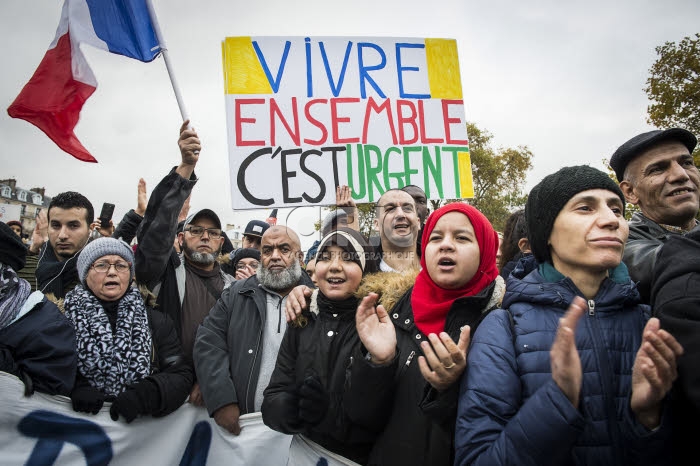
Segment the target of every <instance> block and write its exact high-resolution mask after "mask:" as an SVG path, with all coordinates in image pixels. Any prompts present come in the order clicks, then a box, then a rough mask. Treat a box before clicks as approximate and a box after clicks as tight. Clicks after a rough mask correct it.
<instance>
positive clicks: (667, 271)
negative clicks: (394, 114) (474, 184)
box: [0, 122, 700, 465]
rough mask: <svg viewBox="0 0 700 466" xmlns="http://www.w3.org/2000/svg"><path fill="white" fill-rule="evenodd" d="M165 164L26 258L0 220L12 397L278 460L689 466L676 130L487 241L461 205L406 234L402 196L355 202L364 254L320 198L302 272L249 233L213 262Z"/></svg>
mask: <svg viewBox="0 0 700 466" xmlns="http://www.w3.org/2000/svg"><path fill="white" fill-rule="evenodd" d="M178 145H179V149H180V161H179V164H178V165H177V166H175V167H174V168H172V169H171V170H170V172H168V173H167V174H166V175H165V177H164V178H163V179H162V180H161V181H160V183H158V185H157V186H156V187H155V189H153V191H152V192H151V194H150V196H147V195H146V189H145V183H143V180H142V181H141V182H140V183H139V190H138V203H137V207H136V208H135V209H133V210H130V211H129V212H128V213H127V214H126V215H125V217H124V218H123V219H122V220H121V221H120V222H119V223H118V225H116V228H115V225H114V224H113V223H112V222H110V224H109V225H103V224H101V223H100V221H99V220H97V219H95V213H94V210H93V207H92V204H91V203H90V201H89V200H88V199H87V198H86V197H85V196H83V195H81V194H80V193H77V192H64V193H61V194H59V195H57V196H55V197H54V198H53V199H52V200H51V204H50V205H49V207H48V209H47V211H46V212H44V213H43V214H42V215H43V217H42V218H38V219H37V227H36V231H35V232H34V234H33V235H32V242H31V244H30V245H29V246H27V245H25V244H24V243H23V241H22V240H21V233H22V232H21V225H19V228H17V225H16V224H12V225H10V224H4V223H0V240H1V241H0V356H1V357H0V371H3V372H7V373H10V374H13V375H15V376H16V377H18V378H19V379H20V380H21V381H22V382H23V384H24V386H25V396H31V395H32V393H33V392H34V391H39V392H43V393H47V394H50V395H64V396H67V397H70V399H71V402H72V406H73V409H74V410H75V411H80V412H84V413H93V414H95V413H97V412H99V411H100V410H101V409H102V408H103V406H104V404H105V403H110V405H109V413H110V415H111V417H112V419H113V420H114V421H115V422H126V423H131V422H132V421H134V420H135V419H137V418H138V417H139V416H155V417H157V416H167V415H168V414H169V413H171V412H173V411H175V410H177V409H178V408H179V407H180V406H182V405H183V404H184V403H191V404H193V405H195V406H201V407H202V409H206V410H207V412H208V413H209V415H210V416H211V417H212V418H213V419H214V421H215V422H216V424H218V425H219V426H221V428H222V429H224V430H225V431H226V433H227V435H239V434H240V433H241V424H240V423H239V419H240V416H241V415H244V414H247V413H254V412H261V413H262V418H263V420H264V422H265V424H266V425H267V426H269V428H271V429H274V430H276V431H279V432H282V433H285V434H290V435H293V438H292V445H293V446H294V445H303V446H311V447H312V448H313V447H319V448H322V449H325V450H328V451H330V452H333V453H334V454H336V455H339V456H340V457H343V458H346V459H347V460H348V461H352V462H355V463H358V464H368V465H392V464H396V465H410V464H415V465H427V464H430V465H451V464H458V465H470V464H475V465H476V464H484V465H493V464H522V465H544V464H586V465H611V464H616V465H617V464H634V465H645V464H648V465H657V464H694V459H693V458H694V451H693V447H692V442H693V440H694V439H695V438H697V435H698V434H699V433H700V429H699V428H698V423H697V419H698V414H700V369H698V367H700V366H698V365H697V359H698V354H699V353H700V226H699V222H698V216H699V212H700V172H699V171H698V168H697V167H696V166H695V164H694V163H693V157H692V152H693V151H694V150H695V148H696V145H697V140H696V137H695V136H694V135H693V134H692V133H690V132H688V131H686V130H683V129H679V128H672V129H667V130H654V131H650V132H646V133H643V134H640V135H637V136H635V137H633V138H631V139H629V140H628V141H627V142H625V143H624V144H622V145H621V146H620V147H619V149H617V151H615V153H614V154H612V156H611V158H610V165H611V167H612V168H613V170H614V171H615V174H616V177H617V179H618V180H619V183H618V182H616V181H615V180H613V179H612V178H611V177H610V176H609V175H608V174H606V173H604V172H602V171H600V170H597V169H595V168H592V167H588V166H567V167H563V168H561V169H560V170H558V171H557V172H555V173H552V174H550V175H548V176H546V177H545V178H543V179H542V180H541V181H540V182H539V183H538V184H537V185H536V186H535V187H534V188H533V189H532V190H531V191H530V193H529V194H528V200H527V204H526V206H525V208H524V209H521V210H518V211H515V212H513V213H512V215H511V217H510V218H509V219H508V221H507V222H506V225H505V228H504V232H503V233H502V234H501V233H500V232H497V231H495V229H494V228H493V226H492V224H491V222H490V221H489V219H488V218H486V216H484V215H483V214H482V213H481V212H480V211H479V210H477V209H476V208H474V207H473V206H471V205H469V204H468V203H467V202H454V203H450V204H447V205H444V206H443V207H440V208H438V209H436V210H434V211H433V212H432V213H430V212H429V211H428V203H427V198H426V195H425V192H424V191H423V190H422V189H421V188H420V187H418V186H414V185H408V186H403V187H401V188H397V189H390V190H388V191H386V192H385V193H383V195H382V196H381V198H380V199H378V201H377V203H376V207H375V220H374V230H375V231H376V232H377V234H376V235H372V236H370V237H366V236H364V235H363V234H361V233H360V232H359V227H358V212H357V208H356V206H355V204H354V201H353V200H352V196H351V192H350V190H349V188H348V187H347V186H338V187H337V189H336V198H337V207H338V208H337V209H336V210H334V211H333V212H331V213H330V214H329V215H328V216H327V217H326V219H324V221H323V222H322V223H321V232H320V233H321V234H320V239H319V240H318V241H316V242H315V243H314V245H313V246H312V247H311V248H310V249H309V250H308V251H302V247H301V243H300V240H299V237H298V235H297V234H296V233H295V232H294V230H293V229H292V228H290V227H289V226H285V225H277V224H274V223H276V222H272V223H273V224H270V223H268V222H265V221H261V220H253V221H251V222H250V223H249V224H248V225H247V226H246V229H245V232H244V236H243V244H242V247H240V248H238V249H235V250H234V249H233V246H232V245H231V242H230V241H229V240H228V238H227V237H226V234H225V232H224V231H223V230H222V224H221V221H220V218H219V216H218V215H217V214H216V213H215V212H214V211H213V210H211V209H207V208H205V209H201V210H199V211H197V212H194V213H192V214H189V197H190V194H191V193H192V191H193V190H194V189H195V187H196V184H197V181H198V180H197V177H196V175H195V168H196V166H197V164H198V162H199V154H200V151H201V149H202V147H201V143H200V140H199V138H198V136H197V134H196V132H195V131H194V130H192V129H190V128H189V126H188V122H184V123H183V125H182V127H181V128H180V137H179V140H178ZM628 205H633V206H634V208H635V213H634V214H633V215H632V218H631V220H630V221H627V220H626V219H625V212H626V208H627V206H628ZM188 214H189V215H188ZM18 230H19V231H18ZM261 454H264V452H261ZM289 461H290V463H289V464H296V463H295V462H294V458H293V457H291V456H290V459H289Z"/></svg>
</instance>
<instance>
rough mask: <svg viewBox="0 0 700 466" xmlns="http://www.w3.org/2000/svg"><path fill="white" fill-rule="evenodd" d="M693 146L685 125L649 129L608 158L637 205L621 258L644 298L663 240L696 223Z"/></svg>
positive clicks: (699, 176)
mask: <svg viewBox="0 0 700 466" xmlns="http://www.w3.org/2000/svg"><path fill="white" fill-rule="evenodd" d="M696 145H697V139H696V137H695V135H693V133H691V132H689V131H686V130H684V129H681V128H671V129H667V130H654V131H649V132H646V133H642V134H639V135H637V136H635V137H633V138H632V139H630V140H629V141H627V142H625V143H624V144H623V145H621V146H620V147H619V148H618V149H617V150H616V151H615V153H614V154H613V155H612V157H611V158H610V166H611V167H612V168H613V169H614V170H615V174H616V176H617V179H618V180H620V189H622V192H623V193H624V195H625V198H626V199H627V202H629V203H630V204H634V205H637V206H639V209H640V212H637V213H635V214H634V215H633V216H632V220H631V221H630V222H629V228H630V234H629V239H628V240H627V246H626V248H625V254H624V257H623V260H624V262H625V264H626V265H627V267H628V268H629V272H630V276H631V277H632V279H633V280H635V281H637V282H638V287H639V292H640V294H641V295H642V298H643V299H644V300H645V301H646V302H649V294H650V283H651V279H652V276H653V271H654V265H655V263H656V255H657V253H658V252H659V250H660V249H661V247H662V246H663V244H664V243H665V242H666V240H667V239H668V238H669V237H671V236H674V235H683V234H685V233H687V232H688V231H690V230H692V229H693V228H695V227H696V226H697V225H698V221H697V220H696V218H695V217H696V216H697V214H698V210H699V209H700V195H699V193H698V190H699V189H700V172H698V168H697V167H696V166H695V164H694V163H693V156H692V155H691V154H692V152H693V150H694V149H695V146H696Z"/></svg>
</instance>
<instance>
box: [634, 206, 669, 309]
mask: <svg viewBox="0 0 700 466" xmlns="http://www.w3.org/2000/svg"><path fill="white" fill-rule="evenodd" d="M629 228H630V234H629V237H628V238H627V245H626V246H625V253H624V255H623V256H622V261H623V262H624V263H625V265H626V266H627V269H628V270H629V274H630V278H632V280H633V281H634V282H636V283H637V288H638V289H639V294H640V295H641V296H642V301H643V302H644V303H647V304H648V303H649V296H650V294H651V281H652V279H653V277H654V266H655V265H656V255H657V254H658V253H659V250H660V249H661V247H662V246H663V245H664V243H665V242H666V241H667V240H668V238H670V237H672V236H679V234H678V233H673V232H671V231H669V230H666V229H665V228H662V227H661V226H659V224H658V223H656V222H654V221H652V220H649V219H648V218H646V217H645V216H644V215H642V214H641V213H640V212H637V213H635V214H634V215H633V216H632V220H630V221H629Z"/></svg>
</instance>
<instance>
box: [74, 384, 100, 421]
mask: <svg viewBox="0 0 700 466" xmlns="http://www.w3.org/2000/svg"><path fill="white" fill-rule="evenodd" d="M70 399H71V401H72V402H73V410H74V411H80V412H81V413H91V414H97V413H99V412H100V408H102V405H103V404H104V402H105V395H104V393H102V392H101V391H99V390H98V389H96V388H95V387H93V386H92V385H78V386H76V387H75V388H74V389H73V392H71V394H70Z"/></svg>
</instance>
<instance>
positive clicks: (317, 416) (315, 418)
mask: <svg viewBox="0 0 700 466" xmlns="http://www.w3.org/2000/svg"><path fill="white" fill-rule="evenodd" d="M328 404H329V397H328V392H326V390H325V389H324V388H323V385H321V381H320V380H319V379H318V377H315V376H312V375H309V376H307V377H306V378H305V379H304V382H303V383H302V384H301V386H300V387H299V419H300V420H301V422H302V423H304V424H306V425H307V426H315V425H317V424H318V423H319V422H321V420H323V417H324V416H325V415H326V412H327V411H328Z"/></svg>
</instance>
